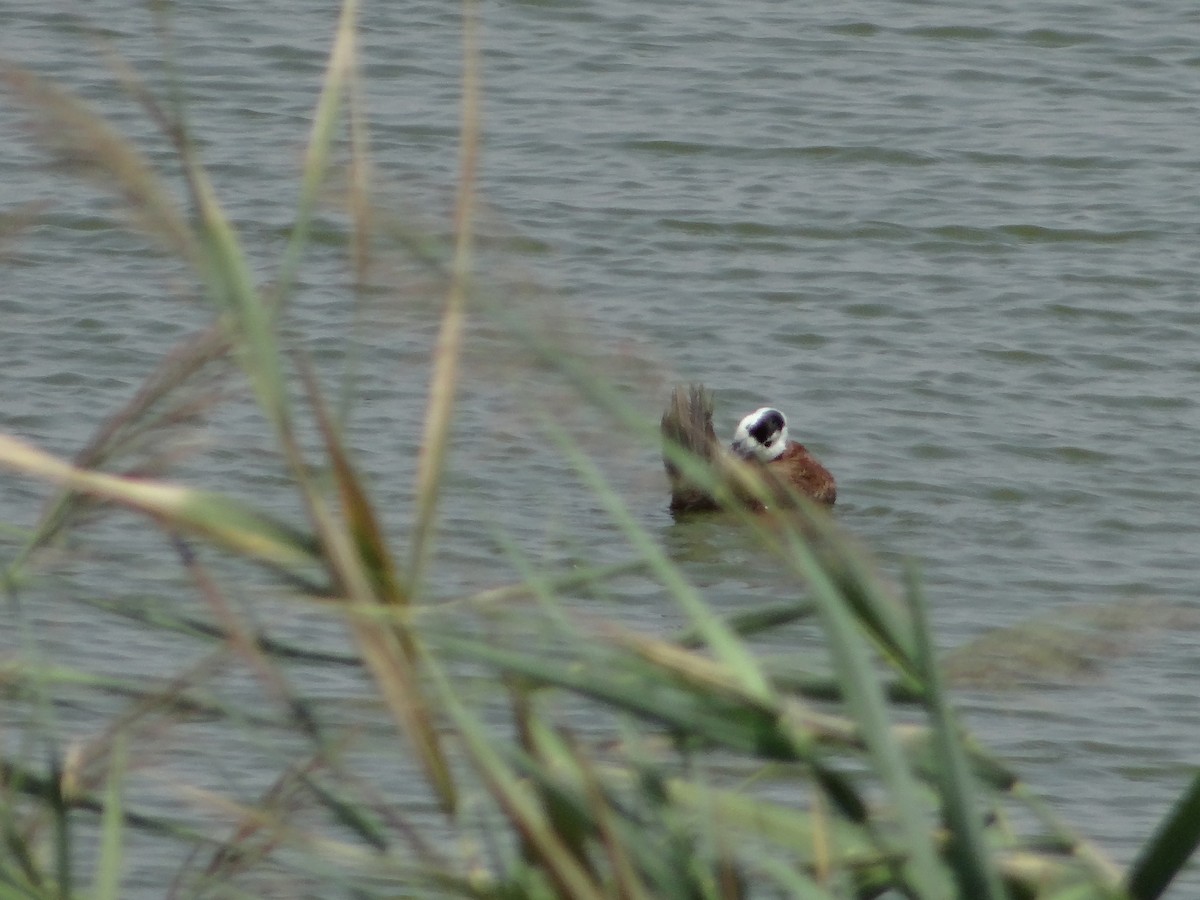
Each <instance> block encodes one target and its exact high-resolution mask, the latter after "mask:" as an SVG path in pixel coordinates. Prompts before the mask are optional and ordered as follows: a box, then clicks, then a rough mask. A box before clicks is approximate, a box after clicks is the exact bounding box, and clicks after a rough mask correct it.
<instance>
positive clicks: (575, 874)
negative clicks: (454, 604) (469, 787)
mask: <svg viewBox="0 0 1200 900" xmlns="http://www.w3.org/2000/svg"><path fill="white" fill-rule="evenodd" d="M428 669H429V671H430V674H431V675H432V679H433V683H434V685H435V687H436V689H437V693H438V696H439V698H440V699H441V702H442V708H443V710H444V711H445V713H446V715H447V716H448V717H449V719H450V720H451V721H452V722H453V723H454V725H455V728H456V730H457V732H458V734H459V735H460V737H461V739H462V746H463V750H464V752H465V753H466V754H467V757H468V758H469V759H470V760H471V762H472V763H473V764H474V766H475V768H476V770H477V771H478V772H479V774H480V776H481V777H482V778H483V779H484V782H485V783H486V784H487V786H488V790H489V791H490V792H491V794H492V796H493V798H494V799H495V800H496V802H497V803H498V804H499V806H500V809H501V811H502V812H503V813H504V815H505V816H507V818H508V821H509V822H510V824H511V825H512V826H513V828H514V829H515V831H516V833H517V834H519V835H520V838H521V840H522V842H523V844H524V845H525V846H526V847H527V848H528V849H529V852H530V853H531V854H532V859H531V861H532V862H535V863H536V864H537V865H538V866H539V868H541V869H542V870H543V871H544V872H545V873H546V875H547V876H548V877H549V878H550V879H551V880H552V881H553V882H554V884H555V885H556V886H557V887H558V889H559V891H561V895H562V896H566V897H571V898H573V900H604V898H605V894H604V892H603V891H602V890H601V889H600V887H599V886H598V885H596V884H595V882H594V881H593V880H592V877H591V875H590V873H589V872H588V871H587V870H586V869H585V868H584V867H583V866H581V865H580V863H579V860H578V859H577V858H576V857H575V855H574V854H573V853H572V852H571V849H570V847H568V846H567V845H566V844H564V843H563V841H562V839H561V837H560V836H559V835H558V834H556V833H555V831H554V829H553V828H552V827H550V825H549V823H548V822H547V820H546V817H545V814H544V813H543V811H542V810H541V809H540V806H539V804H538V802H537V798H536V796H534V795H533V794H532V792H531V790H530V788H529V786H528V785H527V784H526V783H525V782H524V781H523V780H522V779H521V778H520V777H519V776H518V775H517V773H516V772H514V771H513V769H512V768H511V767H510V766H509V765H508V764H507V763H506V762H505V761H504V758H503V756H502V755H501V754H500V753H499V752H497V751H496V749H495V747H494V745H493V740H492V737H491V735H490V734H489V733H488V731H487V729H485V728H484V726H483V725H482V723H481V722H479V720H478V719H476V718H475V716H473V715H472V714H471V713H470V712H468V710H467V709H466V707H465V706H464V705H463V704H462V702H461V701H460V699H459V697H458V694H457V692H456V691H455V690H454V688H453V686H452V685H451V683H450V681H449V680H448V678H447V677H446V675H445V673H444V672H443V671H442V669H441V666H440V665H438V664H437V663H436V662H434V661H432V660H431V661H430V663H429V665H428Z"/></svg>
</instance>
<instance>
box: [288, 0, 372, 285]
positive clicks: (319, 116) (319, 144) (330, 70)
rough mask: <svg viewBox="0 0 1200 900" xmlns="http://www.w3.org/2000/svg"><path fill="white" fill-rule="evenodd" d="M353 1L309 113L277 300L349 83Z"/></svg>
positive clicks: (304, 238) (296, 253)
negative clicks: (310, 119) (309, 124)
mask: <svg viewBox="0 0 1200 900" xmlns="http://www.w3.org/2000/svg"><path fill="white" fill-rule="evenodd" d="M357 22H358V3H357V0H344V2H343V4H342V11H341V15H340V17H339V19H338V24H337V32H336V35H335V37H334V43H333V49H332V50H331V51H330V54H329V63H328V65H327V66H326V70H325V80H324V83H323V84H322V86H321V96H320V98H319V99H318V100H317V108H316V110H314V112H313V124H312V132H311V133H310V136H309V141H308V148H307V150H306V151H305V157H304V170H303V175H302V179H301V185H300V200H299V203H298V204H297V207H296V216H295V220H294V222H293V224H292V235H291V238H290V239H289V240H288V244H287V248H286V249H285V250H284V254H283V261H282V263H281V264H280V267H279V277H278V278H277V279H276V284H275V291H276V295H277V296H278V297H279V298H281V299H282V298H283V297H286V296H287V295H288V293H289V292H290V290H291V286H292V282H293V280H294V279H295V277H296V270H297V269H298V268H299V265H300V259H301V256H302V255H303V253H304V247H305V245H306V244H307V242H308V232H309V226H310V225H311V224H312V215H313V210H314V209H315V208H316V203H317V198H318V196H319V194H320V189H321V185H322V184H323V183H324V181H325V173H326V171H327V169H328V167H329V150H330V147H331V145H332V143H333V136H334V133H335V131H336V127H337V123H338V113H339V111H340V109H341V105H342V97H343V95H344V93H345V92H346V90H347V84H348V83H349V82H350V81H351V80H352V79H353V77H354V71H355V67H356V60H357V42H356V36H357Z"/></svg>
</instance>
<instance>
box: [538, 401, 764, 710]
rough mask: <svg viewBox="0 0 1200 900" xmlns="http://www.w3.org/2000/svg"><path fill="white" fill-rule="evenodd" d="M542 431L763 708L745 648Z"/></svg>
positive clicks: (574, 454) (603, 488)
mask: <svg viewBox="0 0 1200 900" xmlns="http://www.w3.org/2000/svg"><path fill="white" fill-rule="evenodd" d="M544 427H545V428H546V429H547V431H548V432H549V433H550V435H551V436H552V437H553V438H554V440H555V441H556V442H557V444H558V446H559V447H560V448H561V449H562V450H563V452H564V453H565V454H566V455H567V457H568V458H569V460H570V462H571V464H572V465H573V466H574V468H575V470H576V472H578V473H579V475H580V476H581V477H582V478H583V480H584V481H585V483H586V484H587V486H588V487H589V488H590V489H591V491H592V494H593V496H595V497H596V498H597V499H598V500H600V502H601V503H603V504H604V506H605V508H606V509H607V510H608V513H609V515H610V516H612V518H613V520H614V521H615V522H616V523H617V525H618V526H620V528H621V530H622V531H624V532H625V534H626V535H627V536H628V538H629V541H630V543H631V544H632V545H633V546H634V548H635V549H636V550H637V551H638V552H639V553H641V554H642V555H643V556H644V557H645V559H646V561H647V562H648V563H649V565H650V568H651V570H652V571H653V572H654V574H655V575H656V576H657V577H658V578H659V580H661V581H662V583H663V586H664V587H666V588H667V590H668V591H670V592H671V595H672V596H673V597H674V598H675V600H676V601H677V602H678V603H679V605H680V606H681V607H683V609H684V611H685V612H686V613H687V614H688V616H689V618H690V619H691V621H692V626H693V627H694V628H695V629H696V631H697V633H698V634H700V635H701V636H703V638H704V641H705V643H706V644H707V646H708V648H709V649H710V650H711V651H712V653H713V655H714V656H716V658H717V659H719V660H720V661H721V662H723V663H724V664H725V665H727V666H728V667H729V668H730V671H731V672H732V674H733V675H734V676H736V677H737V678H738V679H739V681H740V683H741V687H742V690H744V691H745V692H746V693H747V694H749V695H750V696H752V697H755V698H758V699H759V700H761V701H763V702H771V700H772V698H773V696H774V691H773V690H772V689H771V686H770V684H769V683H768V682H767V679H766V676H765V675H764V674H763V672H762V669H761V668H760V667H759V665H758V663H757V662H756V661H755V659H754V656H753V654H752V653H751V652H750V650H749V648H747V647H746V645H745V644H743V643H742V641H741V640H740V639H739V638H738V636H737V635H736V634H735V633H734V632H733V631H732V630H731V629H730V628H729V627H728V626H726V625H725V623H724V622H722V621H721V620H720V619H719V618H718V617H717V616H715V615H713V613H712V611H711V610H710V609H709V608H708V607H707V606H706V605H705V603H704V601H703V600H702V599H701V598H700V595H699V594H698V593H697V592H696V590H695V588H693V587H692V586H691V585H690V584H688V582H687V580H686V579H685V578H684V577H683V575H682V573H681V572H680V571H679V569H678V568H677V567H676V566H675V565H674V564H673V563H672V562H671V560H670V559H669V558H668V557H667V555H666V553H665V552H663V550H662V548H661V547H659V546H658V545H657V544H656V543H655V542H654V540H653V539H652V538H651V537H650V535H649V534H647V533H646V530H645V528H643V527H642V525H641V524H640V523H638V521H637V520H636V519H635V518H634V517H633V515H632V514H630V512H629V509H628V507H627V506H626V505H625V503H624V502H623V501H622V500H621V498H620V497H618V496H617V495H616V494H615V493H614V492H613V490H612V488H611V487H610V486H609V485H608V483H607V481H605V479H604V476H603V475H602V474H601V472H600V470H599V468H597V467H596V465H595V463H593V462H592V460H590V459H589V458H588V457H587V456H586V455H584V454H583V453H582V452H581V451H580V450H579V448H578V447H577V446H575V444H574V442H572V441H571V440H570V439H568V438H567V437H566V435H564V434H563V433H562V431H561V430H560V429H558V428H557V427H555V426H554V425H553V424H551V423H549V422H546V423H544Z"/></svg>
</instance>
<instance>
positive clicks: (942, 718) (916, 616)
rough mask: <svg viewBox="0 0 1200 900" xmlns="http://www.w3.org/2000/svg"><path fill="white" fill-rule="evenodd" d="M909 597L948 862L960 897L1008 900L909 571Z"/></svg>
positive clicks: (919, 596) (917, 590) (922, 603)
mask: <svg viewBox="0 0 1200 900" xmlns="http://www.w3.org/2000/svg"><path fill="white" fill-rule="evenodd" d="M908 596H909V601H910V608H911V612H912V618H913V636H914V639H915V643H916V662H917V665H918V667H919V669H920V674H921V675H923V676H924V687H925V701H926V704H927V706H928V708H929V717H930V719H931V721H932V725H933V729H932V737H933V744H934V752H935V757H936V763H937V764H936V773H937V780H938V786H939V788H940V794H941V800H942V815H943V818H944V819H945V822H946V828H947V830H948V831H949V836H950V837H949V840H950V844H949V848H948V853H947V856H948V857H949V860H950V863H951V866H952V868H953V869H954V873H955V875H956V877H957V879H958V886H959V892H960V895H961V896H964V897H972V898H977V900H1006V897H1007V894H1006V893H1005V891H1004V885H1003V883H1002V882H1001V880H1000V875H999V873H998V872H997V870H996V868H995V866H994V865H993V861H992V854H991V851H990V849H989V848H988V846H987V842H986V840H985V838H984V828H983V817H982V815H981V813H980V802H979V796H978V791H977V789H976V782H975V779H974V776H973V775H972V772H971V767H970V765H969V764H968V761H967V754H966V752H965V750H964V748H963V745H962V738H961V733H960V731H959V728H958V723H957V721H956V720H955V717H954V713H953V711H952V710H951V709H950V704H949V702H948V701H947V698H946V695H945V691H944V689H943V686H942V680H941V673H940V671H939V669H938V663H937V652H936V650H935V649H934V646H933V640H932V636H931V635H930V633H929V620H928V617H927V615H926V610H925V598H924V596H923V594H922V593H921V590H920V587H919V586H918V584H917V580H916V576H915V574H914V573H912V572H911V571H910V573H909V585H908Z"/></svg>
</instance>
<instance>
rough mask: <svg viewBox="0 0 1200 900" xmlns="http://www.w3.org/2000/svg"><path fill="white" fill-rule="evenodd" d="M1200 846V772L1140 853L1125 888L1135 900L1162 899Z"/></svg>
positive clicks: (1131, 868) (1127, 877)
mask: <svg viewBox="0 0 1200 900" xmlns="http://www.w3.org/2000/svg"><path fill="white" fill-rule="evenodd" d="M1198 845H1200V772H1198V773H1197V774H1195V775H1194V776H1193V777H1192V783H1191V784H1189V785H1188V787H1187V790H1185V791H1184V792H1183V794H1181V795H1180V797H1179V799H1178V800H1177V801H1176V802H1175V806H1174V807H1172V808H1171V811H1170V812H1169V813H1167V815H1166V818H1164V819H1163V821H1162V823H1161V824H1160V825H1159V826H1158V829H1157V830H1156V831H1155V832H1154V836H1153V837H1152V838H1150V840H1149V841H1147V842H1146V844H1145V846H1143V847H1142V849H1141V850H1140V851H1139V852H1138V855H1137V859H1136V860H1134V862H1133V865H1131V866H1130V867H1129V873H1128V875H1127V876H1126V881H1125V884H1126V886H1127V888H1128V890H1129V896H1130V897H1131V898H1133V900H1157V898H1159V897H1161V896H1162V895H1163V893H1164V892H1165V891H1166V889H1167V888H1168V887H1170V885H1171V882H1172V881H1174V880H1175V877H1176V876H1177V875H1178V874H1179V873H1180V872H1181V871H1182V870H1183V867H1184V865H1185V864H1186V863H1187V861H1188V860H1189V859H1191V856H1192V854H1193V853H1194V852H1195V851H1196V847H1197V846H1198Z"/></svg>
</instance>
